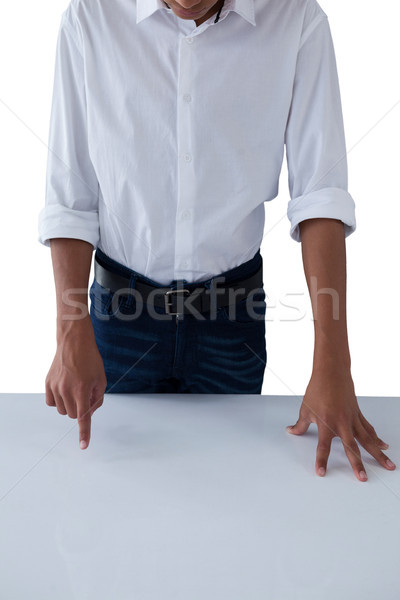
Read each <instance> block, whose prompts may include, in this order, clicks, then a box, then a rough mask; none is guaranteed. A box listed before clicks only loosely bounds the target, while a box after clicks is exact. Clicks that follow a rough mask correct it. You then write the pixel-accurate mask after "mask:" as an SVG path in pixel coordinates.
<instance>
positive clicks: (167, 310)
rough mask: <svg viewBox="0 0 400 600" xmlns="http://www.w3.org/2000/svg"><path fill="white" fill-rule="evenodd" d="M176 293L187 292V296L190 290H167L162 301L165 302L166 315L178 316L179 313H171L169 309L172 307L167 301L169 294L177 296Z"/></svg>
mask: <svg viewBox="0 0 400 600" xmlns="http://www.w3.org/2000/svg"><path fill="white" fill-rule="evenodd" d="M178 292H187V293H188V294H190V290H186V289H181V290H167V291H166V292H165V294H164V300H165V311H166V313H167V314H168V315H179V314H181V313H177V312H176V313H175V312H171V310H170V308H171V306H172V302H168V300H170V295H171V294H177V293H178Z"/></svg>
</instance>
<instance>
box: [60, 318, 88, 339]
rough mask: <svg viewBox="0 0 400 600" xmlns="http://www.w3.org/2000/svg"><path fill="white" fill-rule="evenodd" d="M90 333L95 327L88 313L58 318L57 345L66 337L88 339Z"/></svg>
mask: <svg viewBox="0 0 400 600" xmlns="http://www.w3.org/2000/svg"><path fill="white" fill-rule="evenodd" d="M88 331H91V332H93V325H92V321H91V318H90V315H89V313H88V311H87V312H86V315H85V313H83V314H82V313H79V314H76V313H75V314H62V315H59V316H57V343H60V342H62V341H63V340H65V338H66V337H70V336H73V337H79V336H85V337H87V335H88Z"/></svg>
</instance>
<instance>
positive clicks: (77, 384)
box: [45, 319, 107, 449]
mask: <svg viewBox="0 0 400 600" xmlns="http://www.w3.org/2000/svg"><path fill="white" fill-rule="evenodd" d="M45 384H46V404H47V405H48V406H56V407H57V410H58V412H59V413H60V414H61V415H66V414H68V416H69V417H71V419H76V418H77V419H78V425H79V443H80V447H81V448H82V449H85V448H87V447H88V446H89V440H90V426H91V417H92V415H93V413H94V411H95V410H96V409H97V408H99V407H100V406H101V405H102V404H103V400H104V391H105V389H106V386H107V378H106V374H105V371H104V364H103V360H102V358H101V355H100V352H99V350H98V348H97V344H96V340H95V337H94V332H93V326H92V324H91V322H90V319H89V320H87V319H83V320H81V321H75V323H74V326H73V327H71V328H70V329H69V330H68V331H67V332H65V334H63V335H62V336H61V337H60V338H59V340H58V344H57V350H56V354H55V357H54V360H53V362H52V365H51V367H50V370H49V372H48V373H47V376H46V382H45ZM82 442H83V443H82Z"/></svg>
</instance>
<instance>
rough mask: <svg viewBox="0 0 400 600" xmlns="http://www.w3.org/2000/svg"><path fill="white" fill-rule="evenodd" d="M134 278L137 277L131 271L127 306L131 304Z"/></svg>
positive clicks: (134, 283)
mask: <svg viewBox="0 0 400 600" xmlns="http://www.w3.org/2000/svg"><path fill="white" fill-rule="evenodd" d="M136 279H137V275H135V274H134V273H132V274H131V276H130V279H129V295H128V300H127V302H126V304H127V306H132V305H133V292H134V290H135V287H136Z"/></svg>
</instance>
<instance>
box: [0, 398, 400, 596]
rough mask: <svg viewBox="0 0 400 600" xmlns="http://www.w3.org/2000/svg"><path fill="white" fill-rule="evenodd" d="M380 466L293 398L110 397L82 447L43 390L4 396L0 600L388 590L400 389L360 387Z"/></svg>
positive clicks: (395, 551) (397, 577) (398, 520)
mask: <svg viewBox="0 0 400 600" xmlns="http://www.w3.org/2000/svg"><path fill="white" fill-rule="evenodd" d="M358 401H359V405H360V408H361V410H362V412H363V414H364V415H365V417H366V418H367V419H368V420H369V421H370V422H371V423H372V424H373V426H374V427H375V429H376V431H377V433H378V435H379V436H380V437H382V438H383V439H384V440H385V441H387V442H388V443H389V444H390V448H389V450H388V451H386V454H387V455H388V456H390V458H391V459H392V460H393V462H395V463H396V465H397V469H396V470H395V471H393V472H389V471H387V470H386V469H384V468H383V467H381V465H379V464H378V463H377V462H376V460H375V459H374V458H373V457H372V456H371V455H370V454H368V453H367V452H366V451H365V450H364V449H363V448H362V447H360V450H361V455H362V458H363V461H364V465H365V467H366V470H367V474H368V477H369V480H368V481H367V482H365V483H364V482H360V481H358V480H357V479H356V477H355V475H354V474H353V471H352V468H351V466H350V463H349V461H348V459H347V457H346V455H345V453H344V449H343V445H342V442H341V440H340V439H339V438H334V440H333V441H332V449H331V454H330V458H329V462H328V471H327V474H326V476H325V477H324V478H320V477H318V476H317V475H316V474H315V470H314V464H315V454H316V446H317V428H316V425H314V424H312V425H311V426H310V428H309V430H308V432H307V433H306V434H304V435H303V436H299V437H297V436H292V435H290V434H288V433H286V431H285V426H286V425H289V424H293V423H295V422H296V420H297V416H298V410H299V407H300V404H299V399H298V398H296V397H291V396H257V395H248V396H246V395H231V396H230V395H223V394H221V395H216V396H208V395H191V394H185V395H183V394H142V395H136V394H132V395H131V394H129V395H128V394H108V395H106V398H105V402H104V404H103V406H102V407H101V408H100V409H98V410H97V411H96V412H95V414H94V416H93V419H92V436H91V441H90V445H89V448H87V449H86V450H81V449H80V448H79V446H78V426H77V421H76V420H74V419H70V418H69V417H68V416H62V415H60V414H59V413H58V412H57V409H56V408H51V407H48V406H47V405H46V404H45V396H44V394H0V410H1V416H0V444H1V449H0V450H1V451H0V461H1V471H0V473H1V480H0V481H1V484H0V486H1V487H0V498H1V503H0V526H1V536H0V544H1V550H0V551H1V557H0V558H1V559H0V598H1V600H47V599H48V600H75V599H76V600H300V599H301V600H303V599H304V600H321V598H324V599H325V600H331V599H332V600H333V599H335V600H336V599H340V600H347V599H348V600H358V599H360V600H377V598H382V599H384V600H398V599H399V598H400V568H399V566H400V565H399V557H400V555H399V549H400V517H399V515H400V477H399V473H400V459H399V458H400V443H399V433H400V399H399V398H373V397H359V398H358Z"/></svg>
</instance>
